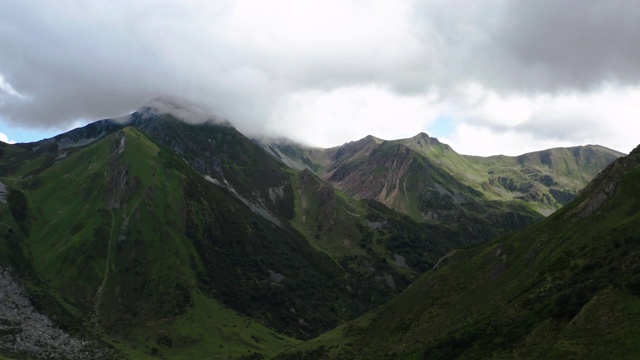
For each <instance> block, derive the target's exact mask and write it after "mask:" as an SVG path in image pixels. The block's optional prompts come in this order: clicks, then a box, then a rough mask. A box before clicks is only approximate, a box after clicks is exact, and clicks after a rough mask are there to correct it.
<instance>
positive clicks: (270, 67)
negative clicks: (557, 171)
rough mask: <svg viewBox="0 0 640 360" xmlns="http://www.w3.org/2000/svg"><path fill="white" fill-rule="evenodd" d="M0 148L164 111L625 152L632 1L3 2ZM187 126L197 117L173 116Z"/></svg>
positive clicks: (638, 71)
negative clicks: (166, 107)
mask: <svg viewBox="0 0 640 360" xmlns="http://www.w3.org/2000/svg"><path fill="white" fill-rule="evenodd" d="M0 9H1V11H0V141H4V142H14V141H17V142H26V141H36V140H40V139H42V138H45V137H50V136H53V135H55V134H57V133H60V132H62V131H66V130H69V129H72V128H75V127H78V126H82V125H84V124H87V123H89V122H91V121H95V120H99V119H103V118H115V117H120V116H123V115H126V114H129V113H131V112H133V111H135V110H137V109H140V108H141V107H143V106H147V105H148V104H158V103H162V102H163V101H165V100H166V101H168V102H169V103H175V102H177V103H180V104H185V106H186V107H187V108H190V107H193V108H195V109H198V111H197V113H198V114H202V113H203V112H204V113H206V114H211V118H216V119H226V120H228V121H229V122H231V123H232V124H233V125H234V126H235V127H236V128H238V130H240V131H241V132H243V133H245V134H246V135H248V136H252V137H274V138H278V137H285V138H289V139H292V140H294V141H298V142H301V143H304V144H307V145H312V146H322V147H329V146H336V145H340V144H343V143H345V142H348V141H353V140H357V139H360V138H362V137H364V136H366V135H374V136H377V137H379V138H383V139H389V140H391V139H398V138H407V137H411V136H414V135H416V134H417V133H419V132H426V133H428V134H429V135H431V136H434V137H437V138H439V139H440V140H441V141H442V142H445V143H447V144H449V145H451V146H452V147H453V149H454V150H456V151H458V152H460V153H464V154H473V155H494V154H506V155H517V154H522V153H525V152H529V151H535V150H541V149H546V148H551V147H558V146H575V145H586V144H600V145H604V146H607V147H610V148H612V149H615V150H619V151H622V152H630V151H631V150H632V149H633V148H635V147H636V146H637V145H638V144H639V143H640V46H638V44H639V43H638V35H639V34H640V2H638V1H630V0H629V1H627V0H624V1H622V0H607V1H604V0H512V1H501V0H487V1H475V0H474V1H471V0H469V1H462V0H458V1H456V0H446V1H445V0H425V1H420V0H393V1H388V0H322V1H320V0H317V1H311V0H291V1H284V0H268V1H267V0H255V1H253V0H235V1H231V0H216V1H206V0H202V1H200V0H179V1H178V0H176V1H169V0H136V1H117V0H95V1H86V0H58V1H49V0H0ZM184 117H185V119H186V121H194V122H196V121H202V119H203V117H202V116H193V117H190V116H188V115H185V116H184Z"/></svg>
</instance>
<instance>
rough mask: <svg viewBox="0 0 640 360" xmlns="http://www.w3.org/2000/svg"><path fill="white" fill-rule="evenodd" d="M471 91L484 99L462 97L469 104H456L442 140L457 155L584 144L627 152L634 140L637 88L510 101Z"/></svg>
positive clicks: (638, 123)
mask: <svg viewBox="0 0 640 360" xmlns="http://www.w3.org/2000/svg"><path fill="white" fill-rule="evenodd" d="M474 91H475V93H478V92H484V93H485V95H484V96H480V97H479V96H475V93H474V96H467V99H472V101H470V103H467V104H465V103H464V102H463V103H462V104H461V106H460V108H461V109H462V111H460V112H459V113H457V114H456V116H457V117H458V118H457V121H458V125H457V126H456V128H455V130H454V131H453V133H452V134H451V135H450V136H448V137H447V139H443V141H448V142H449V144H450V145H452V147H453V148H454V149H456V150H457V151H459V152H462V153H467V154H478V155H494V154H505V155H518V154H522V153H524V152H530V151H536V150H540V149H545V148H550V147H559V146H575V145H586V144H600V145H604V146H607V147H610V148H613V149H615V150H618V151H623V152H630V151H631V150H632V149H633V148H635V147H636V146H637V145H638V143H639V142H640V138H639V137H638V134H640V108H638V106H637V105H636V104H640V87H610V86H604V87H602V88H601V89H599V90H598V91H597V92H593V93H580V92H574V93H566V94H562V95H556V96H551V95H530V96H518V97H515V98H514V97H513V96H500V95H497V94H496V93H494V92H491V91H490V90H486V89H484V90H478V89H477V88H475V89H474ZM460 99H464V97H461V98H460ZM510 114H511V115H512V119H510V117H509V115H510Z"/></svg>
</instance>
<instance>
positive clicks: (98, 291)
mask: <svg viewBox="0 0 640 360" xmlns="http://www.w3.org/2000/svg"><path fill="white" fill-rule="evenodd" d="M1 148H2V150H3V153H2V154H3V156H2V158H1V159H0V184H2V187H1V189H0V190H1V191H2V194H1V196H2V200H1V201H0V214H2V217H0V229H2V232H1V233H0V234H1V235H2V236H1V237H0V250H2V253H1V254H0V275H1V276H0V285H2V286H0V290H2V291H5V292H6V293H7V294H9V293H18V294H21V295H20V296H18V297H16V298H12V300H11V301H10V302H7V303H5V304H3V305H4V306H5V307H4V308H1V309H0V310H3V311H0V314H2V313H5V312H6V313H11V314H14V315H12V316H10V317H8V318H4V317H2V316H0V336H2V334H4V335H6V337H0V350H2V351H1V352H2V353H8V354H15V355H17V356H25V355H26V356H31V357H36V358H41V357H47V356H49V357H57V358H64V357H68V358H84V357H100V356H103V357H107V358H109V357H113V356H125V357H133V358H144V357H153V356H165V357H169V358H175V357H186V358H205V357H206V358H208V357H210V356H211V355H212V354H213V355H215V356H219V357H227V356H232V357H234V356H235V357H240V356H254V355H255V356H272V355H274V354H276V353H278V352H280V351H282V350H284V349H285V348H287V347H289V346H291V345H292V344H295V343H296V342H298V341H299V340H296V339H295V338H298V339H300V338H302V339H304V338H310V337H314V336H317V335H319V334H320V333H322V332H324V331H327V330H329V329H331V328H334V327H335V326H337V325H339V324H340V323H343V322H345V321H347V320H350V319H353V318H355V317H356V316H359V315H361V314H363V313H364V312H365V311H368V310H370V309H372V308H375V307H377V306H379V305H381V304H382V303H384V302H385V301H387V300H389V299H390V298H392V296H394V295H396V294H397V293H399V292H400V291H401V290H402V289H404V288H405V287H406V286H408V285H409V284H410V283H411V281H412V280H413V279H414V278H415V277H417V276H418V275H419V274H420V273H422V272H423V271H425V270H426V269H428V268H430V267H431V266H433V264H435V262H436V261H437V259H438V258H440V257H441V256H442V255H443V254H445V253H446V252H448V251H449V250H451V249H452V248H454V247H457V246H459V245H460V244H459V243H456V242H455V241H450V240H448V238H449V237H450V233H451V230H450V229H449V228H446V227H442V226H439V225H430V224H425V223H418V222H416V221H414V220H412V219H411V218H409V217H407V216H405V215H402V214H399V213H397V212H395V211H393V210H391V209H388V208H387V207H385V206H384V205H382V204H381V203H378V202H376V201H365V200H356V199H353V198H351V197H349V196H347V195H345V194H344V193H341V192H339V191H337V190H336V189H334V188H333V187H332V186H330V185H329V184H327V183H326V182H324V181H323V180H321V179H319V178H318V177H317V176H316V175H315V174H313V173H311V172H310V171H297V170H294V169H291V168H289V167H288V166H287V165H285V164H283V163H281V162H279V161H277V160H276V159H275V158H274V157H272V156H271V155H270V154H268V153H266V152H265V151H264V150H263V149H262V148H261V147H260V146H258V145H256V144H255V143H254V142H253V141H251V140H249V139H248V138H246V137H245V136H243V135H242V134H240V133H239V132H238V131H236V130H235V129H234V128H232V127H230V126H228V125H224V124H210V123H207V124H200V125H192V124H187V123H185V122H184V121H180V120H178V119H177V118H175V117H173V116H171V115H168V114H162V113H158V112H156V111H154V110H153V109H143V110H141V111H139V112H136V113H133V114H132V115H131V116H130V117H128V118H127V119H122V120H120V121H111V120H102V121H98V122H95V123H92V124H89V125H87V126H85V127H83V128H79V129H75V130H72V131H70V132H68V133H65V134H60V135H58V136H56V137H54V138H51V139H46V140H43V141H40V142H36V143H29V144H18V145H3V146H2V147H1ZM3 286H4V287H3ZM13 289H19V291H13ZM28 303H31V304H32V305H33V306H30V307H29V306H26V304H28ZM16 309H23V310H20V311H23V312H19V311H18V310H16ZM25 311H26V312H27V313H24V312H25ZM27 315H28V316H27ZM24 319H36V320H33V321H31V320H30V321H26V320H24ZM34 328H35V329H45V330H43V331H41V333H45V334H47V336H48V338H50V341H49V342H44V343H42V342H38V341H39V340H38V338H37V336H35V335H33V334H31V332H30V331H31V330H30V329H34ZM17 334H25V336H23V337H16V336H15V335H17ZM27 334H31V335H29V336H26V335H27ZM58 337H64V338H68V339H70V340H69V341H68V343H65V344H66V345H60V346H58V345H55V339H56V338H58ZM46 351H50V353H49V355H46V354H47V353H46ZM247 351H248V352H247ZM43 354H44V355H43Z"/></svg>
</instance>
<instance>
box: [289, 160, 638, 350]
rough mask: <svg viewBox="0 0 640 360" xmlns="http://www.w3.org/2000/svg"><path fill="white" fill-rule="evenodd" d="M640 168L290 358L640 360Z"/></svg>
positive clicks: (629, 167)
mask: <svg viewBox="0 0 640 360" xmlns="http://www.w3.org/2000/svg"><path fill="white" fill-rule="evenodd" d="M639 169H640V148H639V149H636V150H634V152H632V153H631V154H630V155H629V156H628V157H625V158H622V159H619V160H617V161H615V162H614V163H613V164H611V165H610V166H609V167H607V169H605V170H604V171H603V172H602V173H601V174H600V175H598V176H597V177H596V178H595V179H594V180H593V181H592V182H591V183H590V184H589V185H588V187H587V188H586V189H585V190H584V191H583V192H582V193H581V194H580V195H579V196H578V198H577V199H575V200H574V201H573V202H571V203H570V204H569V205H568V206H567V207H565V208H563V209H561V210H560V211H558V212H556V213H554V214H553V215H552V216H550V217H549V218H547V219H546V220H544V221H543V222H540V223H538V224H535V225H533V226H531V227H528V228H527V229H525V230H522V231H518V232H514V233H511V234H509V235H506V236H503V237H500V238H497V239H495V240H493V241H490V242H488V243H483V244H478V245H473V246H470V247H466V248H462V249H459V250H457V251H455V252H452V253H451V254H449V255H448V256H447V257H445V258H443V259H442V260H441V261H440V262H439V263H438V264H437V265H436V266H435V267H434V269H433V270H431V271H429V272H427V273H426V274H425V275H423V276H422V277H421V278H420V279H418V280H417V281H416V282H414V284H413V285H412V286H411V287H409V288H407V290H405V291H404V292H403V293H402V294H400V295H399V296H398V297H396V298H394V299H393V300H392V301H390V302H389V303H388V304H385V305H384V306H383V307H381V308H380V309H378V310H375V311H373V312H371V313H369V314H367V315H365V316H363V317H362V318H360V319H358V320H356V321H353V322H350V323H348V324H346V325H344V326H341V327H339V328H337V329H336V330H333V331H331V332H329V333H327V334H324V335H322V336H321V337H319V338H317V339H314V340H311V341H309V342H307V343H304V344H302V345H300V346H298V347H297V349H295V350H292V351H290V352H289V353H288V354H283V355H282V356H281V358H305V357H306V358H345V359H356V358H361V359H367V358H403V359H422V358H425V359H427V358H428V359H452V358H468V359H476V358H505V359H507V358H509V359H511V358H526V359H534V358H558V359H561V358H562V359H566V358H593V359H600V358H636V357H637V356H638V354H640V331H639V330H638V326H637V325H638V323H640V316H639V315H638V314H639V312H638V310H639V309H640V298H639V297H638V296H639V295H640V290H639V289H640V288H639V287H638V284H640V281H639V279H640V275H639V274H640V269H638V265H637V259H638V256H640V247H638V244H639V242H638V240H639V239H640V232H639V230H638V229H640V195H639V194H640V187H639V184H640V181H639V180H640V170H639Z"/></svg>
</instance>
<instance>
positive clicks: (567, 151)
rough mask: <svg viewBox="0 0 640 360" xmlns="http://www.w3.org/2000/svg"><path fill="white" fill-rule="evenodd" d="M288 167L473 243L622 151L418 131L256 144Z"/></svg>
mask: <svg viewBox="0 0 640 360" xmlns="http://www.w3.org/2000/svg"><path fill="white" fill-rule="evenodd" d="M263 146H264V147H265V149H267V150H268V151H269V152H270V153H271V154H272V155H273V156H275V157H277V158H279V159H281V160H282V161H283V162H284V163H286V164H289V165H290V166H292V167H295V168H308V169H311V170H313V171H314V172H315V173H316V174H318V175H319V176H321V177H322V178H324V179H325V180H327V181H328V182H329V183H331V184H332V185H333V186H335V187H336V188H338V189H339V190H341V191H343V192H344V193H346V194H348V195H350V196H354V197H356V198H359V199H374V200H377V201H380V202H382V203H384V204H385V205H387V206H389V207H390V208H392V209H395V210H397V211H399V212H402V213H404V214H407V215H409V216H411V217H412V218H413V219H414V220H416V221H424V222H427V223H430V224H439V225H443V226H448V227H449V228H451V229H454V230H455V231H456V232H457V235H456V238H455V239H456V241H462V242H466V243H472V242H476V241H482V240H487V239H491V238H493V237H495V236H497V235H499V234H503V233H505V232H507V231H510V230H514V229H519V228H522V227H524V226H526V225H528V224H531V223H533V222H535V221H539V220H540V219H541V218H542V217H543V216H548V215H549V214H551V213H553V212H554V211H556V210H557V209H559V208H560V207H561V206H562V205H564V204H566V203H568V202H569V201H571V200H572V199H573V198H574V197H575V196H576V194H577V192H578V191H579V190H580V189H582V188H583V187H584V186H586V184H587V183H588V182H589V181H590V180H591V179H592V178H593V177H594V176H595V175H596V174H597V173H598V172H599V171H601V170H602V169H604V167H606V166H607V165H608V164H609V163H611V162H612V161H613V160H615V159H616V158H617V157H619V156H621V155H622V154H620V153H618V152H615V151H613V150H610V149H606V148H603V147H599V146H585V147H575V148H558V149H550V150H544V151H540V152H535V153H529V154H524V155H522V156H518V157H508V156H492V157H486V158H483V157H476V156H465V155H460V154H458V153H456V152H455V151H454V150H453V149H451V148H450V147H449V146H448V145H446V144H442V143H440V142H439V141H438V140H437V139H435V138H431V137H429V136H428V135H426V134H424V133H421V134H419V135H417V136H415V137H413V138H409V139H401V140H394V141H385V140H381V139H378V138H375V137H373V136H368V137H365V138H363V139H361V140H358V141H354V142H350V143H347V144H345V145H342V146H339V147H335V148H330V149H311V148H305V147H300V146H298V147H296V145H294V144H263Z"/></svg>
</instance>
